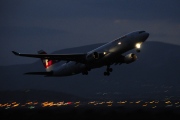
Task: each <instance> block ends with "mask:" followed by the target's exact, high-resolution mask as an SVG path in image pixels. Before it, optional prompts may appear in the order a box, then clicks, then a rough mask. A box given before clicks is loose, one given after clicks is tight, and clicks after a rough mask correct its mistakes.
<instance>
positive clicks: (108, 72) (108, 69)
mask: <svg viewBox="0 0 180 120" xmlns="http://www.w3.org/2000/svg"><path fill="white" fill-rule="evenodd" d="M112 71H113V69H112V68H110V66H109V65H108V66H107V68H106V71H105V72H104V76H109V75H110V72H112Z"/></svg>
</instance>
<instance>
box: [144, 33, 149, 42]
mask: <svg viewBox="0 0 180 120" xmlns="http://www.w3.org/2000/svg"><path fill="white" fill-rule="evenodd" d="M148 37H149V33H147V32H146V33H145V35H144V39H145V40H146V39H147V38H148Z"/></svg>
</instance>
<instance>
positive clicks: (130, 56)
mask: <svg viewBox="0 0 180 120" xmlns="http://www.w3.org/2000/svg"><path fill="white" fill-rule="evenodd" d="M136 59H137V56H136V55H135V54H133V53H129V54H127V55H126V56H125V57H124V62H125V63H126V64H129V63H132V62H134V61H135V60H136Z"/></svg>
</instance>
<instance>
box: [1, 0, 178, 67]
mask: <svg viewBox="0 0 180 120" xmlns="http://www.w3.org/2000/svg"><path fill="white" fill-rule="evenodd" d="M135 30H145V31H147V32H149V33H150V37H149V38H148V41H161V42H165V43H171V44H177V45H180V40H179V38H180V1H179V0H173V1H172V0H1V1H0V45H1V47H0V55H1V62H0V65H1V66H2V65H14V64H24V63H32V62H35V61H36V60H37V59H34V58H23V57H17V56H15V55H13V54H12V52H11V51H12V50H15V51H18V52H22V53H36V52H37V51H38V50H40V49H44V50H45V51H47V52H48V53H52V52H53V51H56V50H60V49H65V48H71V47H78V46H83V45H88V44H95V43H104V42H109V41H111V40H113V39H116V38H118V37H120V36H121V35H123V34H126V33H129V32H132V31H135Z"/></svg>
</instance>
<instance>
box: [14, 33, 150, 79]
mask: <svg viewBox="0 0 180 120" xmlns="http://www.w3.org/2000/svg"><path fill="white" fill-rule="evenodd" d="M148 37H149V33H147V32H145V31H134V32H131V33H128V34H126V35H123V36H121V37H120V38H118V39H115V40H113V41H110V42H108V43H105V44H104V45H102V46H99V47H98V48H96V49H93V50H91V51H89V52H87V53H78V54H74V53H73V54H47V53H46V52H45V51H43V50H40V51H38V54H24V53H23V54H22V53H18V52H15V51H12V52H13V53H14V54H15V55H18V56H23V57H33V58H40V59H41V60H42V62H43V64H44V67H45V69H46V71H45V72H28V73H25V74H30V75H44V76H70V75H75V74H79V73H82V74H83V75H87V74H88V72H89V71H90V70H91V69H95V68H100V67H103V66H107V68H106V70H105V72H104V75H105V76H109V75H110V72H112V71H113V69H112V68H111V67H110V66H111V65H113V64H115V65H116V64H121V63H126V64H129V63H132V62H134V61H135V60H136V59H137V56H136V55H135V54H134V53H129V54H127V55H123V53H125V52H127V51H129V50H132V49H135V50H136V51H137V52H140V48H141V45H142V43H143V42H145V41H146V40H147V38H148ZM60 61H65V62H64V63H63V64H58V63H60Z"/></svg>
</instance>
